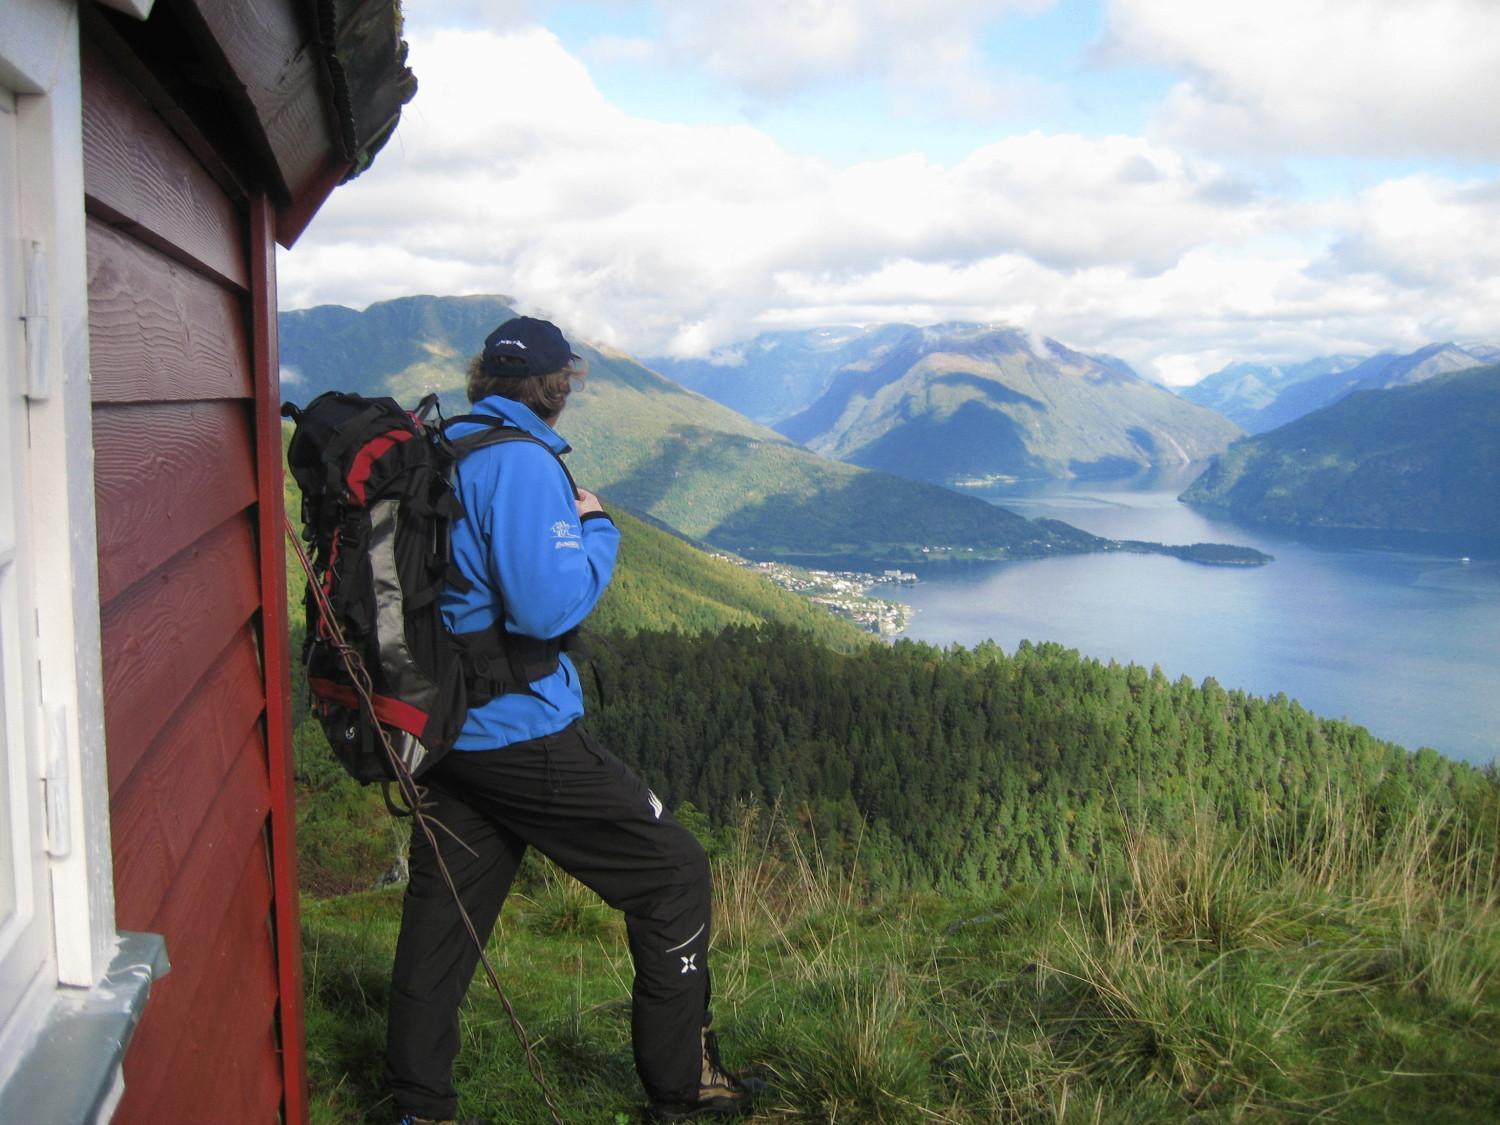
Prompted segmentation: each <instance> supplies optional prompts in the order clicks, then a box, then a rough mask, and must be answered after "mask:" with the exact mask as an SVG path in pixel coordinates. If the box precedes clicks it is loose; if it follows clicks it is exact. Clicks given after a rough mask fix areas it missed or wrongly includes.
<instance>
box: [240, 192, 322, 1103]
mask: <svg viewBox="0 0 1500 1125" xmlns="http://www.w3.org/2000/svg"><path fill="white" fill-rule="evenodd" d="M275 221H276V217H275V211H274V209H273V208H272V206H271V201H270V200H269V199H268V198H267V197H266V196H264V195H261V196H257V197H256V198H255V199H252V200H251V202H250V239H249V241H250V246H251V250H250V276H251V281H252V289H251V297H250V304H251V334H252V338H253V340H254V346H255V436H256V469H257V471H258V474H259V475H258V487H259V490H260V504H259V506H258V514H259V517H260V523H259V528H260V581H261V604H262V606H263V609H262V613H261V629H262V634H263V636H264V638H265V654H264V666H265V677H266V679H265V682H266V752H267V764H268V766H269V770H270V781H271V823H270V831H269V843H270V849H271V872H272V880H273V883H274V886H275V895H276V911H275V924H276V949H277V954H278V958H279V964H278V972H279V974H280V991H281V1009H280V1011H281V1021H280V1024H281V1036H282V1045H283V1048H284V1054H283V1058H282V1064H283V1070H284V1075H283V1077H284V1081H285V1087H286V1105H285V1118H286V1125H304V1123H305V1122H306V1121H307V1119H308V1093H307V1058H306V1054H307V1051H306V1046H305V1044H304V1042H303V1016H302V918H301V910H300V906H299V903H298V892H297V840H296V836H297V806H296V786H295V782H294V778H293V760H292V716H291V705H292V680H291V654H290V645H291V642H290V640H289V639H288V636H287V591H286V546H285V539H286V532H285V524H286V520H285V515H284V511H283V509H284V500H283V497H284V495H285V492H284V489H283V487H282V486H283V481H284V479H285V472H286V470H285V468H284V462H283V458H282V452H281V436H282V431H281V412H280V408H279V404H280V402H281V363H280V359H279V352H278V347H277V345H278V337H277V333H276V244H275V229H274V228H275Z"/></svg>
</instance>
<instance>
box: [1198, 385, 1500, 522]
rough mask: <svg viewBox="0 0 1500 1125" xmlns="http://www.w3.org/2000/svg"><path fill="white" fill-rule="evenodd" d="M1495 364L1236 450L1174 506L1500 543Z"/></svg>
mask: <svg viewBox="0 0 1500 1125" xmlns="http://www.w3.org/2000/svg"><path fill="white" fill-rule="evenodd" d="M1496 433H1500V366H1495V367H1485V368H1479V369H1476V370H1472V371H1464V372H1459V373H1457V374H1452V375H1445V376H1439V377H1437V378H1434V379H1430V380H1428V381H1426V382H1423V383H1418V384H1416V385H1414V386H1409V387H1396V388H1392V389H1390V390H1381V391H1362V392H1358V393H1355V394H1353V395H1350V396H1349V397H1348V398H1346V399H1343V400H1342V401H1340V402H1338V403H1335V404H1334V405H1333V406H1330V407H1325V408H1324V409H1322V410H1319V411H1316V412H1314V413H1312V414H1308V415H1306V416H1304V417H1302V418H1299V419H1298V420H1297V421H1295V422H1292V423H1290V424H1288V425H1286V426H1283V427H1281V428H1280V429H1278V430H1273V431H1271V432H1270V433H1267V434H1261V435H1259V436H1257V437H1254V438H1249V439H1246V440H1244V441H1241V442H1237V443H1236V444H1235V445H1234V446H1232V447H1231V448H1230V449H1229V450H1228V451H1227V452H1226V453H1224V454H1223V455H1222V456H1221V457H1219V458H1218V459H1217V460H1215V462H1214V463H1213V464H1212V465H1211V466H1210V467H1209V469H1208V471H1207V472H1205V473H1204V474H1203V475H1202V476H1201V477H1199V478H1198V480H1196V481H1194V482H1193V484H1192V486H1191V487H1190V488H1189V489H1188V490H1187V491H1186V492H1184V493H1183V495H1182V499H1183V500H1185V501H1186V502H1188V503H1191V504H1202V505H1205V506H1209V507H1214V508H1221V509H1224V510H1227V511H1229V512H1230V513H1232V514H1233V515H1234V516H1235V517H1236V518H1239V519H1245V520H1253V521H1256V522H1260V523H1268V524H1283V525H1293V526H1303V527H1338V528H1371V529H1382V530H1398V531H1432V532H1467V533H1472V534H1475V535H1480V536H1484V537H1495V536H1500V444H1497V442H1496V440H1495V435H1496Z"/></svg>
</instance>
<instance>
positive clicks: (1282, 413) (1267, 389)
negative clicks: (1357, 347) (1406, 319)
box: [1179, 343, 1500, 434]
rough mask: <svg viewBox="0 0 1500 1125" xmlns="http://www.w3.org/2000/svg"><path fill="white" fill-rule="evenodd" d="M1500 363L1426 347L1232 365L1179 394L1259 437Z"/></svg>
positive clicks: (1496, 356) (1491, 355)
mask: <svg viewBox="0 0 1500 1125" xmlns="http://www.w3.org/2000/svg"><path fill="white" fill-rule="evenodd" d="M1497 361H1500V346H1496V345H1493V344H1464V345H1459V344H1451V343H1450V344H1429V345H1428V346H1427V347H1424V348H1421V349H1419V350H1417V351H1415V352H1411V353H1410V354H1407V355H1397V354H1395V353H1382V354H1380V355H1376V356H1371V357H1369V358H1368V359H1359V358H1357V357H1355V356H1348V355H1332V356H1320V357H1319V358H1317V359H1311V360H1308V361H1307V362H1305V363H1299V364H1295V365H1292V366H1288V367H1276V366H1271V365H1266V364H1254V363H1236V364H1231V365H1230V366H1229V367H1226V368H1224V369H1223V370H1222V371H1217V372H1215V373H1214V374H1212V375H1210V376H1208V378H1206V379H1204V380H1203V381H1202V382H1200V383H1197V384H1195V385H1193V386H1191V387H1186V388H1183V390H1181V391H1180V392H1179V393H1180V394H1181V395H1182V397H1183V398H1185V399H1187V400H1188V401H1189V402H1195V403H1197V404H1199V405H1200V406H1206V407H1208V408H1209V409H1211V410H1217V411H1218V412H1219V413H1220V414H1223V415H1224V416H1225V417H1226V418H1228V419H1230V420H1231V421H1232V422H1234V423H1235V424H1236V425H1238V426H1239V427H1240V428H1241V429H1243V430H1244V431H1245V432H1246V433H1251V434H1260V433H1265V432H1267V431H1268V430H1274V429H1275V428H1276V427H1277V426H1284V425H1286V424H1287V423H1288V422H1291V421H1294V420H1296V419H1297V418H1300V417H1302V416H1303V415H1304V414H1308V413H1311V412H1312V411H1314V410H1318V409H1320V408H1322V407H1324V406H1329V405H1332V404H1333V403H1335V402H1337V401H1339V400H1340V399H1341V398H1343V397H1344V396H1345V395H1348V394H1351V393H1353V392H1354V391H1357V390H1358V391H1373V390H1384V389H1387V388H1390V387H1401V386H1408V385H1410V384H1412V383H1420V382H1422V381H1423V380H1424V379H1431V378H1433V377H1435V376H1438V375H1445V374H1447V373H1449V372H1451V371H1462V370H1464V369H1465V368H1470V367H1479V366H1481V365H1483V364H1487V363H1495V362H1497Z"/></svg>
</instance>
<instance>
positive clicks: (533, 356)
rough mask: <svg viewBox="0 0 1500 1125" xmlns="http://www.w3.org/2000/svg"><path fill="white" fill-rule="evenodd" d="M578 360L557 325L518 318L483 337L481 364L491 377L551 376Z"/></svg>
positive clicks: (544, 321)
mask: <svg viewBox="0 0 1500 1125" xmlns="http://www.w3.org/2000/svg"><path fill="white" fill-rule="evenodd" d="M577 358H578V357H577V356H576V355H574V354H573V349H572V348H571V347H570V346H569V345H568V341H567V340H566V339H565V338H564V336H563V334H562V331H561V330H560V329H559V328H558V327H557V325H555V324H553V323H552V322H551V321H548V320H537V319H536V318H535V317H531V316H518V317H515V318H514V319H511V320H507V321H506V322H505V323H504V324H502V325H501V326H500V327H499V328H497V329H495V330H494V331H493V332H491V333H490V334H489V335H488V336H486V337H485V340H484V353H483V359H482V363H483V365H484V367H485V368H486V370H487V372H488V373H489V374H494V375H501V374H522V373H524V374H526V375H550V374H551V373H552V372H554V371H561V370H562V369H563V368H564V367H566V366H568V364H569V363H570V362H571V361H573V360H575V359H577ZM518 369H519V370H518Z"/></svg>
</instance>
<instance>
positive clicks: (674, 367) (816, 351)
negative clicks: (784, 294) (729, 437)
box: [641, 326, 883, 426]
mask: <svg viewBox="0 0 1500 1125" xmlns="http://www.w3.org/2000/svg"><path fill="white" fill-rule="evenodd" d="M882 331H883V330H882V329H873V330H866V329H863V328H850V327H847V326H835V327H832V328H805V329H800V330H788V331H784V332H763V333H761V334H760V335H759V336H756V337H754V338H753V339H750V340H745V341H744V342H742V343H739V344H734V345H732V346H730V347H726V348H720V349H718V350H717V351H715V352H713V353H712V354H711V355H709V356H707V357H704V358H701V359H679V358H675V357H672V356H648V357H646V358H645V359H643V360H642V361H641V362H642V363H644V364H645V365H646V366H647V367H649V368H651V369H652V370H653V371H659V372H660V373H661V374H663V375H665V376H666V377H667V378H668V379H671V380H672V381H673V382H674V383H681V384H682V385H683V386H684V387H687V388H688V389H689V390H693V391H697V392H698V393H699V394H702V395H707V396H708V397H709V398H711V399H713V400H714V401H715V402H717V403H720V404H722V405H724V406H727V407H729V409H731V410H733V411H736V412H737V413H740V414H743V415H744V416H745V417H747V418H750V419H752V420H754V421H756V422H760V423H763V424H764V425H767V426H774V425H775V424H776V423H777V422H780V421H781V420H782V419H784V418H789V417H791V416H792V415H793V414H796V413H797V412H798V411H801V410H805V409H806V408H807V407H809V406H811V405H812V404H813V403H814V402H816V401H817V400H818V397H819V396H820V395H822V393H823V392H824V391H826V390H827V389H828V384H829V382H830V381H831V380H832V379H833V376H834V373H835V372H837V371H838V369H839V368H840V367H843V366H844V365H845V364H846V363H850V362H852V361H854V360H856V359H858V358H859V355H860V354H861V353H862V352H863V351H864V350H865V349H866V348H868V346H869V343H868V340H867V337H868V336H870V335H871V334H872V333H874V334H879V333H880V332H882Z"/></svg>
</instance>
